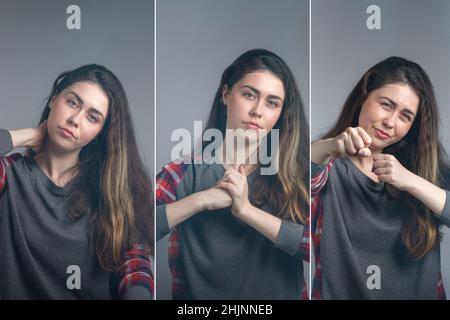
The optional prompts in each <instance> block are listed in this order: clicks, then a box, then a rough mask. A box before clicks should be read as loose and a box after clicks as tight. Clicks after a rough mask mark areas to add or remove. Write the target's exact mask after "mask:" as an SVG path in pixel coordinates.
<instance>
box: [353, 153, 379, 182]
mask: <svg viewBox="0 0 450 320" xmlns="http://www.w3.org/2000/svg"><path fill="white" fill-rule="evenodd" d="M370 151H371V155H370V156H368V157H360V156H351V157H349V159H350V160H351V161H352V162H353V164H354V165H355V166H356V167H357V168H358V169H359V170H361V171H362V172H363V173H364V174H365V175H366V176H368V177H369V178H371V179H372V180H374V181H376V182H378V176H377V175H376V174H375V173H373V172H372V168H373V156H374V155H375V154H380V153H381V151H375V150H370Z"/></svg>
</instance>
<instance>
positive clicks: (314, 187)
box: [311, 158, 446, 300]
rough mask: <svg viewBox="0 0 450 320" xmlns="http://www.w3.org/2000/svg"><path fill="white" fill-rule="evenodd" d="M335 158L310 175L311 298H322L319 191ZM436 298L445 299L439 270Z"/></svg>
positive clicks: (320, 206)
mask: <svg viewBox="0 0 450 320" xmlns="http://www.w3.org/2000/svg"><path fill="white" fill-rule="evenodd" d="M336 159H337V158H332V159H331V160H330V162H328V164H327V165H326V166H325V168H324V170H322V171H320V172H319V173H317V174H316V175H315V176H313V177H311V199H312V201H311V232H312V241H313V246H314V257H315V267H316V268H315V269H316V273H315V275H314V280H313V287H312V294H311V298H312V299H313V300H319V299H321V298H322V266H321V264H320V237H321V235H322V222H323V207H322V201H321V198H320V196H321V195H320V193H321V191H322V189H323V187H325V185H326V183H327V181H328V176H329V174H330V172H331V167H332V166H333V164H334V162H335V161H336ZM436 292H437V296H438V299H440V300H445V299H446V295H445V289H444V284H443V282H442V275H441V273H440V272H439V280H438V283H437V287H436Z"/></svg>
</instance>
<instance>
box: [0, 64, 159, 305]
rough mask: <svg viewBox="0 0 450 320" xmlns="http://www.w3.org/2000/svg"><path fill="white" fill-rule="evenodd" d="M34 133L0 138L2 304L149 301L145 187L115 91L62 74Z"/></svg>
mask: <svg viewBox="0 0 450 320" xmlns="http://www.w3.org/2000/svg"><path fill="white" fill-rule="evenodd" d="M39 123H40V125H39V128H37V129H34V128H30V129H20V130H9V131H8V130H4V129H1V130H0V155H1V157H0V239H1V242H0V257H1V258H0V298H1V299H111V298H124V299H147V298H151V297H152V293H153V280H152V275H151V270H150V255H152V254H153V250H152V248H153V227H152V226H153V209H152V208H153V203H152V192H151V183H150V178H149V175H148V174H147V172H146V170H145V168H144V165H143V164H142V162H141V160H140V157H139V153H138V150H137V145H136V140H135V136H134V132H133V125H132V122H131V117H130V112H129V107H128V102H127V97H126V94H125V91H124V89H123V87H122V85H121V83H120V81H119V80H118V79H117V78H116V77H115V75H114V74H113V73H112V72H111V71H109V70H108V69H106V68H105V67H103V66H99V65H85V66H82V67H80V68H77V69H75V70H73V71H68V72H64V73H62V74H61V75H59V76H58V78H57V79H56V81H55V82H54V84H53V88H52V90H51V93H50V95H49V97H48V99H47V102H46V105H45V109H44V111H43V114H42V117H41V120H40V122H39ZM18 147H29V150H28V152H27V155H26V156H22V155H21V154H17V153H16V154H13V155H11V156H9V157H6V153H8V152H10V151H11V150H13V149H15V148H18Z"/></svg>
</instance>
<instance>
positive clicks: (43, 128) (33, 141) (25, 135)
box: [9, 120, 47, 153]
mask: <svg viewBox="0 0 450 320" xmlns="http://www.w3.org/2000/svg"><path fill="white" fill-rule="evenodd" d="M9 133H10V134H11V139H12V142H13V145H14V148H19V147H30V148H32V150H33V151H34V152H35V153H37V152H39V151H40V150H41V149H42V146H43V144H44V141H45V138H46V136H47V120H45V121H44V122H42V123H41V124H40V125H39V127H38V128H27V129H19V130H10V131H9Z"/></svg>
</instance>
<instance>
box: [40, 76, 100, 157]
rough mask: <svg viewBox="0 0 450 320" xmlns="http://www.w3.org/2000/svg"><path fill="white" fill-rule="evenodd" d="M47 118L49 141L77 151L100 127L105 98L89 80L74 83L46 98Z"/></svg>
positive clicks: (68, 150)
mask: <svg viewBox="0 0 450 320" xmlns="http://www.w3.org/2000/svg"><path fill="white" fill-rule="evenodd" d="M50 108H51V111H50V114H49V117H48V120H47V128H48V135H49V138H50V141H51V143H52V144H53V145H54V146H56V147H58V149H60V150H63V151H65V152H73V151H79V150H80V149H81V148H82V147H84V146H85V145H87V144H88V143H89V142H91V141H92V140H93V139H94V138H95V137H96V136H97V135H98V134H99V133H100V131H101V130H102V128H103V126H104V124H105V121H106V117H107V115H108V108H109V99H108V96H107V95H106V93H105V92H104V91H103V90H102V89H101V87H100V86H98V85H97V84H95V83H93V82H77V83H74V84H72V85H70V86H69V87H67V88H65V89H64V90H63V91H62V92H61V93H60V94H58V95H57V96H55V97H53V98H52V99H51V101H50Z"/></svg>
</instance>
